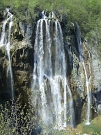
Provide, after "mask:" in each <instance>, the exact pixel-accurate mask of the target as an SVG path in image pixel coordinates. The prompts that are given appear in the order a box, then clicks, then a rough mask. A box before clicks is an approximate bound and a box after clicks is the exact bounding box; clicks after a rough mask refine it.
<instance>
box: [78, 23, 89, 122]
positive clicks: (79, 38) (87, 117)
mask: <svg viewBox="0 0 101 135" xmlns="http://www.w3.org/2000/svg"><path fill="white" fill-rule="evenodd" d="M76 38H77V43H78V51H79V59H80V61H81V63H82V65H83V69H84V74H85V78H86V88H87V114H86V125H89V124H90V105H91V89H90V82H89V79H88V76H87V71H86V67H85V63H84V58H83V53H82V47H81V44H82V42H81V33H80V29H79V26H78V24H76Z"/></svg>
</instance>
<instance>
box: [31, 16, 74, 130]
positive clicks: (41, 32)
mask: <svg viewBox="0 0 101 135" xmlns="http://www.w3.org/2000/svg"><path fill="white" fill-rule="evenodd" d="M66 66H67V65H66V57H65V51H64V43H63V36H62V30H61V26H60V23H59V22H58V20H55V21H50V20H48V19H45V18H44V19H40V20H39V21H38V22H37V29H36V39H35V45H34V69H33V84H32V89H33V92H34V95H35V98H34V105H35V104H36V107H37V108H38V116H39V117H40V118H39V119H42V122H43V124H44V125H47V126H49V125H53V127H54V129H63V128H64V127H67V126H68V125H69V126H72V127H74V108H73V98H72V93H71V90H70V88H69V85H68V80H67V78H66V70H67V69H66Z"/></svg>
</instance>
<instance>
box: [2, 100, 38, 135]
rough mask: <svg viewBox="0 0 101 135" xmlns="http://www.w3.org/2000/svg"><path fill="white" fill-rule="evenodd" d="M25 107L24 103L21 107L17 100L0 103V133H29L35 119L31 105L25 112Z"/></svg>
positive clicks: (28, 134) (11, 134)
mask: <svg viewBox="0 0 101 135" xmlns="http://www.w3.org/2000/svg"><path fill="white" fill-rule="evenodd" d="M25 108H26V105H25V106H23V107H21V105H20V104H19V103H18V102H17V101H16V103H13V104H12V105H10V103H9V102H6V103H5V105H4V106H2V105H0V135H31V133H32V131H33V130H34V128H35V123H36V119H35V115H34V110H33V109H32V107H31V105H30V108H29V109H28V110H27V112H25Z"/></svg>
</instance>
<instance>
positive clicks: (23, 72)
mask: <svg viewBox="0 0 101 135" xmlns="http://www.w3.org/2000/svg"><path fill="white" fill-rule="evenodd" d="M6 19H7V14H6V15H5V16H4V15H2V17H1V19H0V33H1V34H0V35H1V36H2V31H3V22H4V20H6ZM52 21H53V20H52ZM35 24H36V22H31V23H26V22H17V21H16V17H15V16H14V17H13V24H12V28H11V34H10V40H11V41H10V59H11V67H12V74H13V88H14V96H15V98H17V97H18V96H19V95H20V102H21V104H22V105H24V104H25V103H27V104H28V96H29V94H30V92H31V87H32V86H31V83H32V78H33V76H32V75H33V66H34V42H35V31H36V25H35ZM8 25H9V21H8V22H7V23H6V26H5V31H4V32H5V35H6V36H5V40H6V39H7V36H8V34H7V33H8V29H9V28H8ZM61 26H62V30H63V36H64V48H65V54H66V60H67V61H66V64H67V71H66V74H67V78H68V82H69V86H70V89H71V92H72V96H73V101H74V110H75V116H76V117H75V124H76V125H77V124H78V123H80V122H81V121H82V120H84V119H86V112H87V106H89V107H90V108H94V109H90V116H89V117H90V118H89V119H91V118H93V117H94V115H95V112H94V111H95V110H96V111H98V106H99V104H100V98H99V96H97V93H98V91H99V92H100V87H101V83H100V81H101V77H100V74H101V71H100V67H101V62H100V59H99V58H98V57H96V56H97V52H96V50H94V48H92V50H89V49H88V47H87V46H89V44H87V43H86V42H85V41H84V40H83V39H81V48H82V51H81V52H82V54H80V53H81V52H80V49H79V45H78V37H77V36H79V37H80V36H81V33H80V31H78V30H77V25H76V24H74V23H72V22H68V21H65V23H64V22H63V20H61ZM78 32H79V33H78ZM77 34H78V35H77ZM80 38H81V37H80ZM80 57H82V59H83V61H82V60H81V59H80ZM8 65H9V61H8V57H7V51H6V43H5V44H4V45H2V44H0V84H1V85H0V102H4V101H7V100H11V92H12V91H11V86H10V79H9V76H8V75H7V67H8ZM87 90H88V91H87ZM88 92H90V100H91V101H89V97H88V95H89V94H88ZM88 102H89V103H90V105H89V103H88ZM89 107H88V108H89Z"/></svg>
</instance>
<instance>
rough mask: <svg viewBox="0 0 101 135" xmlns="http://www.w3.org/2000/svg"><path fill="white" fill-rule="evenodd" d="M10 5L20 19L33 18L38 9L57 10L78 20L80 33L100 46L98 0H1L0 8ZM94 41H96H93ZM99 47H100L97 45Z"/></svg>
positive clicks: (100, 23)
mask: <svg viewBox="0 0 101 135" xmlns="http://www.w3.org/2000/svg"><path fill="white" fill-rule="evenodd" d="M7 6H9V7H11V9H13V10H12V12H14V13H15V15H16V16H17V18H18V19H20V20H23V21H24V20H30V19H35V17H36V16H37V15H38V13H39V12H38V11H42V10H45V11H46V12H47V11H57V12H58V13H59V14H60V15H61V16H63V15H66V16H65V18H67V16H68V20H69V21H72V22H78V24H79V26H80V28H81V31H82V35H83V36H84V37H86V38H87V39H89V41H91V42H93V43H94V45H95V44H98V45H99V46H101V38H100V35H101V17H100V16H101V1H100V0H85V1H84V0H62V1H61V0H1V1H0V9H4V8H5V7H7ZM25 11H26V12H25ZM95 41H96V42H95ZM99 48H101V47H99Z"/></svg>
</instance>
